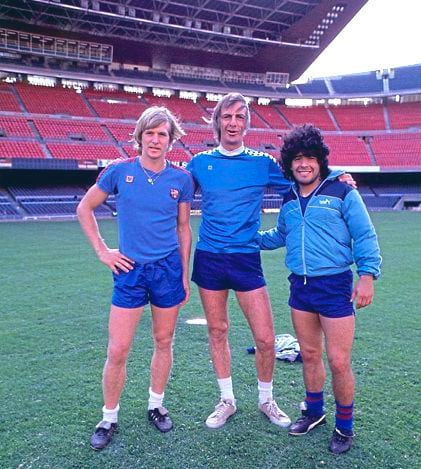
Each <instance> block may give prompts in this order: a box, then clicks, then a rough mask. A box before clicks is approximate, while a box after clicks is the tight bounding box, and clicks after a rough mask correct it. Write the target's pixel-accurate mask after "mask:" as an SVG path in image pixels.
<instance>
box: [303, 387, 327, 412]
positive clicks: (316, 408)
mask: <svg viewBox="0 0 421 469" xmlns="http://www.w3.org/2000/svg"><path fill="white" fill-rule="evenodd" d="M305 402H306V405H307V411H308V414H309V415H323V414H324V413H325V409H324V400H323V391H320V392H309V391H307V390H306V401H305Z"/></svg>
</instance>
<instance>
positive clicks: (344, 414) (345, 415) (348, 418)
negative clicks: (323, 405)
mask: <svg viewBox="0 0 421 469" xmlns="http://www.w3.org/2000/svg"><path fill="white" fill-rule="evenodd" d="M335 403H336V414H335V420H336V428H337V429H338V430H339V431H340V432H341V433H344V434H345V435H351V434H352V433H353V432H352V427H353V423H354V419H353V415H352V414H353V409H354V403H352V404H351V405H341V404H339V402H338V401H335Z"/></svg>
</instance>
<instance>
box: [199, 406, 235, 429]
mask: <svg viewBox="0 0 421 469" xmlns="http://www.w3.org/2000/svg"><path fill="white" fill-rule="evenodd" d="M236 412H237V406H236V405H235V400H234V401H232V400H231V399H221V400H220V401H219V402H218V404H216V406H215V411H214V412H212V413H211V414H210V415H209V417H208V418H207V419H206V422H205V423H206V426H207V427H209V428H220V427H222V426H223V425H224V424H225V422H226V421H227V420H228V419H229V418H230V417H231V415H234V414H235V413H236Z"/></svg>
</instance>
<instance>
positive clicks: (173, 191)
mask: <svg viewBox="0 0 421 469" xmlns="http://www.w3.org/2000/svg"><path fill="white" fill-rule="evenodd" d="M179 195H180V193H179V192H178V189H171V190H170V196H171V197H172V198H173V199H178V196H179Z"/></svg>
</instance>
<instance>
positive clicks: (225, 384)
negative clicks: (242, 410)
mask: <svg viewBox="0 0 421 469" xmlns="http://www.w3.org/2000/svg"><path fill="white" fill-rule="evenodd" d="M217 381H218V386H219V389H220V391H221V399H223V400H225V399H229V400H231V401H233V402H235V398H234V391H233V390H232V378H231V376H229V377H228V378H221V379H218V380H217Z"/></svg>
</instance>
